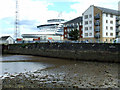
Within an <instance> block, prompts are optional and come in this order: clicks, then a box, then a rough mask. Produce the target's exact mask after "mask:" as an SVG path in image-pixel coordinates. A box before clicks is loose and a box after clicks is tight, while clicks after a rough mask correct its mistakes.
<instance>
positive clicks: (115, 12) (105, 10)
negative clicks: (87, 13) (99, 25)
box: [95, 6, 120, 15]
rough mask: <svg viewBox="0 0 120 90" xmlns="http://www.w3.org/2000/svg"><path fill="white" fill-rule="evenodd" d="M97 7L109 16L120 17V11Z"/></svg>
mask: <svg viewBox="0 0 120 90" xmlns="http://www.w3.org/2000/svg"><path fill="white" fill-rule="evenodd" d="M95 7H97V8H98V9H100V10H102V12H103V13H109V14H113V15H120V11H118V10H113V9H108V8H103V7H98V6H95Z"/></svg>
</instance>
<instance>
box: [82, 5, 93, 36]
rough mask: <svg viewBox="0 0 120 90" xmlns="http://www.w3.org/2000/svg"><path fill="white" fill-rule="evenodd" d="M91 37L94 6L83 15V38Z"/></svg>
mask: <svg viewBox="0 0 120 90" xmlns="http://www.w3.org/2000/svg"><path fill="white" fill-rule="evenodd" d="M87 23H88V24H87ZM91 37H94V6H90V8H88V9H87V10H86V11H85V12H84V13H83V38H91Z"/></svg>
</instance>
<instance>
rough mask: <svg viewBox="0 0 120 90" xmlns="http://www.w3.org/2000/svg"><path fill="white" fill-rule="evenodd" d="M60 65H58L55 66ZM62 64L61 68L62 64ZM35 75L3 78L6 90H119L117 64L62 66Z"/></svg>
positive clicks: (75, 63)
mask: <svg viewBox="0 0 120 90" xmlns="http://www.w3.org/2000/svg"><path fill="white" fill-rule="evenodd" d="M56 63H57V62H56ZM61 63H62V64H61ZM61 63H60V64H59V65H58V64H55V62H54V64H55V66H52V67H47V68H45V69H42V70H36V71H34V72H25V73H19V74H16V75H12V74H9V73H8V72H6V73H4V76H5V77H4V76H1V77H0V78H1V79H2V87H3V88H116V89H117V88H120V84H119V83H118V81H119V80H120V77H118V76H119V67H118V66H120V64H118V63H100V62H99V63H98V62H80V61H77V62H72V63H64V64H63V62H61Z"/></svg>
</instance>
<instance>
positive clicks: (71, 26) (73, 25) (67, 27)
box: [64, 16, 83, 41]
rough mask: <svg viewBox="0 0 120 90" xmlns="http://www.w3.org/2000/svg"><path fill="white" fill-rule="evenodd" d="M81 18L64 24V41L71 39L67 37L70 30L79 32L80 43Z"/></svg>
mask: <svg viewBox="0 0 120 90" xmlns="http://www.w3.org/2000/svg"><path fill="white" fill-rule="evenodd" d="M82 19H83V18H82V17H81V16H80V17H77V18H75V19H72V20H70V21H67V22H65V23H64V40H69V39H70V38H71V37H70V36H69V32H70V31H71V30H74V29H77V30H79V36H78V37H79V40H80V41H82V38H83V36H82V21H83V20H82Z"/></svg>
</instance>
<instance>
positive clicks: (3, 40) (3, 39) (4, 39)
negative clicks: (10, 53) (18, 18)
mask: <svg viewBox="0 0 120 90" xmlns="http://www.w3.org/2000/svg"><path fill="white" fill-rule="evenodd" d="M13 43H14V39H13V38H12V37H11V36H2V37H1V38H0V44H13Z"/></svg>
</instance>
